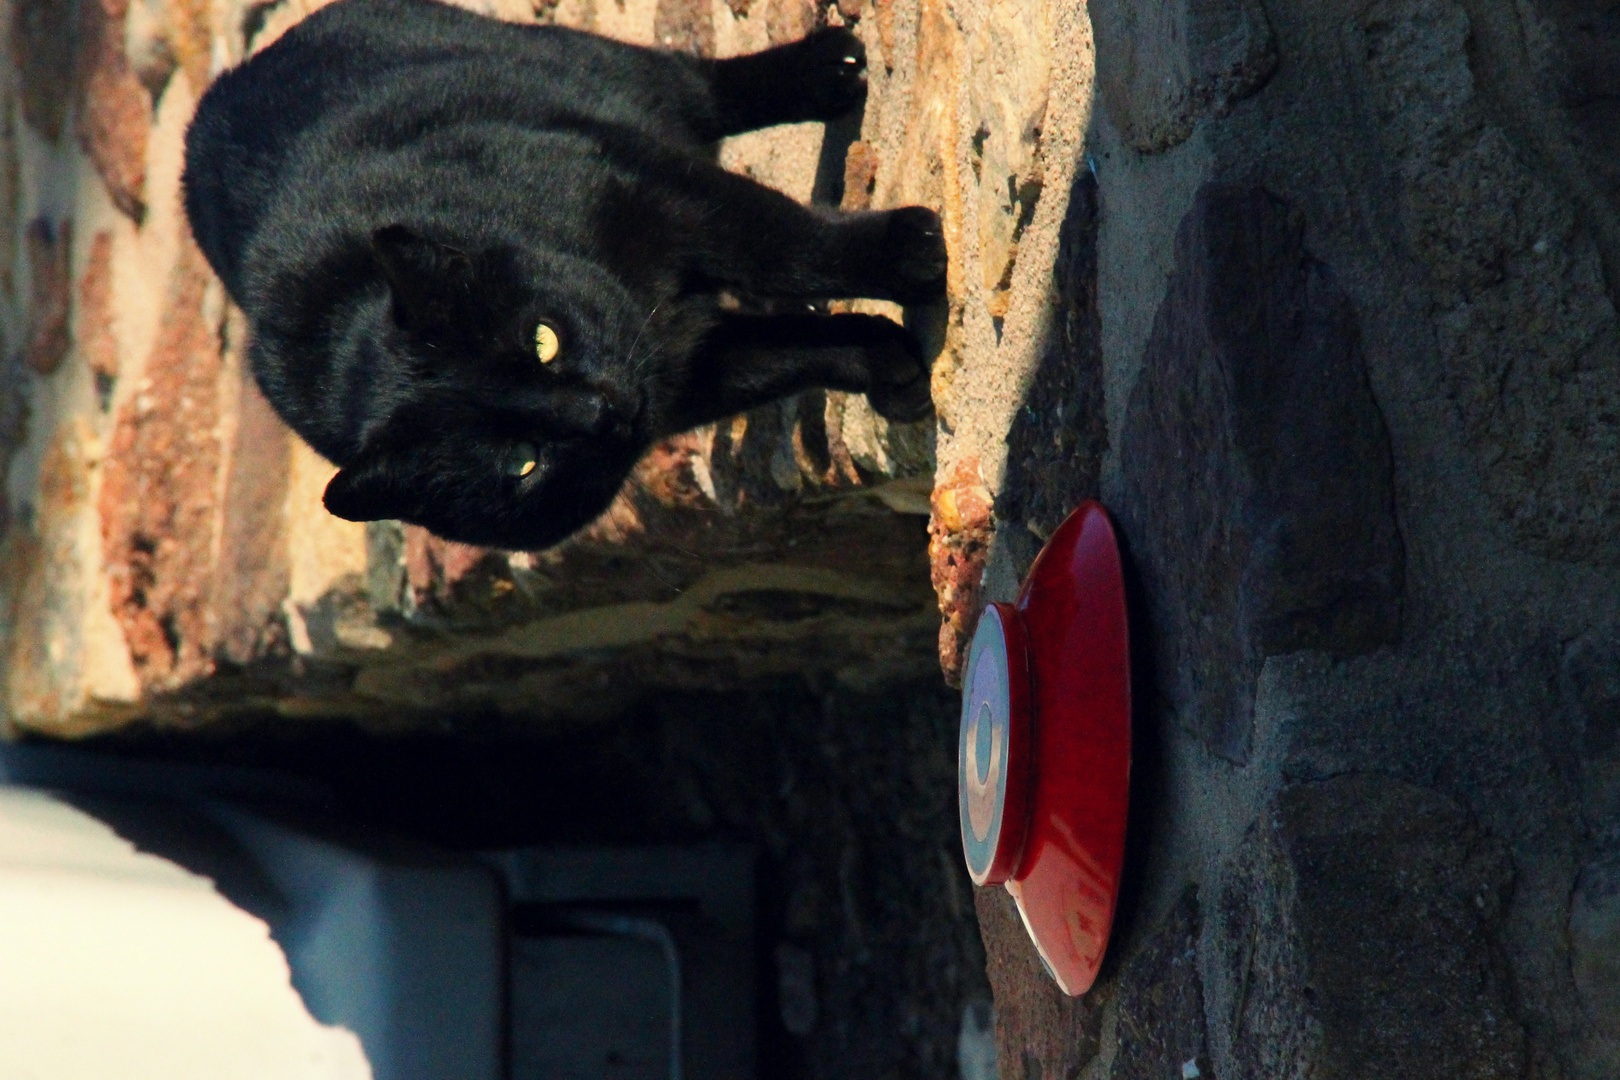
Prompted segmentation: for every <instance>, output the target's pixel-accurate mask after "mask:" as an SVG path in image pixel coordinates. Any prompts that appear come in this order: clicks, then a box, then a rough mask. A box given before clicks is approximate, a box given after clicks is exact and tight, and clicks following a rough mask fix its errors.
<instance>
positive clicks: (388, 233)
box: [371, 225, 473, 334]
mask: <svg viewBox="0 0 1620 1080" xmlns="http://www.w3.org/2000/svg"><path fill="white" fill-rule="evenodd" d="M371 249H372V251H373V252H374V253H375V254H376V257H377V264H378V265H379V266H380V267H382V272H383V277H384V278H386V279H387V281H388V289H389V291H390V292H391V293H393V297H394V321H395V322H396V323H398V324H399V325H400V326H401V327H403V328H404V329H406V330H414V331H416V332H418V333H424V334H432V333H434V332H435V331H440V330H448V329H449V328H450V327H451V324H452V322H453V320H454V317H455V311H456V308H457V305H458V304H460V303H463V302H465V300H466V299H468V298H469V297H470V295H471V294H472V291H473V263H472V259H471V258H470V257H469V256H468V255H467V253H466V252H464V251H460V250H458V249H456V248H453V247H451V246H449V245H448V244H441V243H439V242H438V241H437V240H430V239H428V238H427V237H425V236H420V235H418V234H416V233H414V232H412V231H411V230H410V229H407V228H406V227H405V226H403V225H389V226H386V227H385V228H381V229H378V230H377V231H376V232H374V233H372V234H371Z"/></svg>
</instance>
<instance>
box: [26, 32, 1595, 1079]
mask: <svg viewBox="0 0 1620 1080" xmlns="http://www.w3.org/2000/svg"><path fill="white" fill-rule="evenodd" d="M307 10H308V5H306V4H305V3H303V0H280V2H279V3H270V4H247V3H237V2H234V0H224V2H216V3H212V4H208V5H202V4H195V3H191V2H189V0H168V2H164V0H133V2H131V3H117V2H115V0H80V2H79V4H78V6H77V7H76V8H75V7H74V6H73V5H71V4H68V3H65V2H64V0H13V2H12V3H11V5H10V7H9V9H8V11H9V14H8V16H7V18H6V21H5V25H6V28H7V33H8V35H9V36H8V41H7V46H6V47H7V55H9V57H10V58H11V67H10V77H9V79H8V80H7V82H6V84H5V87H4V95H5V97H4V103H3V108H0V117H3V118H4V122H3V124H0V252H5V253H7V256H8V257H6V258H3V259H0V312H3V313H4V318H3V320H0V326H3V329H4V335H5V341H4V348H3V349H0V355H3V356H4V357H5V361H4V362H5V364H6V366H7V374H6V377H5V379H4V380H3V381H0V458H3V461H4V464H5V466H6V474H5V475H6V478H7V488H6V493H5V499H4V500H3V502H0V509H3V511H4V514H5V519H4V520H5V526H6V527H5V533H4V538H3V540H0V559H3V560H4V569H3V570H0V655H3V656H4V657H5V662H4V665H3V671H4V701H5V714H6V722H7V724H8V725H9V726H10V729H11V730H13V731H26V732H37V733H46V734H51V735H73V734H79V733H84V732H89V731H102V730H108V729H110V728H114V727H117V726H119V725H122V724H127V723H129V722H131V721H134V720H142V721H145V722H147V723H148V724H153V725H157V726H159V727H169V728H192V727H196V726H199V725H203V724H205V723H207V722H209V721H217V720H221V719H228V718H229V717H232V716H240V715H247V716H253V717H257V718H261V719H263V720H265V721H266V722H269V723H273V724H286V725H295V724H298V723H300V722H302V721H305V720H308V719H311V718H317V717H319V718H341V719H343V720H346V721H353V722H357V723H360V724H363V725H365V726H367V727H369V728H372V729H376V730H384V731H396V730H407V729H409V730H417V729H421V728H423V727H427V726H431V725H433V724H435V723H437V722H438V721H440V720H442V719H443V718H445V717H447V716H457V715H465V714H467V713H469V712H486V713H487V712H493V713H495V714H498V715H500V716H502V717H504V718H506V719H507V720H508V721H509V722H510V723H511V724H513V725H516V726H518V727H521V728H528V729H537V728H542V727H544V726H545V725H546V724H547V723H549V722H550V720H551V719H554V718H556V717H559V716H568V717H574V718H585V719H590V720H601V721H606V720H610V719H611V718H612V717H614V716H616V715H618V713H619V711H620V710H621V709H622V708H623V707H624V706H625V704H626V703H627V702H629V701H630V700H632V699H633V698H636V697H637V696H638V695H642V696H644V695H646V694H647V693H648V692H649V691H655V690H657V689H659V688H670V687H680V688H687V689H693V690H704V691H709V690H720V691H724V690H725V689H726V688H728V687H732V686H736V685H740V684H742V683H745V682H746V681H747V680H749V679H752V678H757V677H763V676H770V675H773V674H777V673H782V672H789V671H792V672H805V671H808V672H816V673H819V675H820V676H825V677H830V678H833V679H836V680H838V681H840V682H841V683H843V684H844V685H846V686H854V687H859V686H873V685H877V684H879V683H882V682H884V680H894V679H901V678H911V677H914V676H915V675H916V674H917V673H918V672H920V671H924V670H928V669H931V668H932V667H933V665H934V662H935V659H934V658H935V648H936V641H937V646H938V659H939V662H940V663H941V664H942V666H943V668H944V671H945V673H946V676H947V678H954V676H955V673H956V670H957V667H958V666H959V664H960V654H961V649H962V644H963V642H964V641H965V640H966V638H967V636H968V635H970V634H971V631H972V628H973V624H974V621H975V620H976V618H977V615H978V612H979V610H980V609H981V608H982V605H983V603H984V602H985V601H986V600H989V599H1005V598H1010V597H1011V596H1012V594H1013V593H1014V592H1015V590H1016V587H1017V583H1018V580H1019V578H1020V577H1021V575H1022V573H1023V572H1024V570H1025V569H1026V568H1027V566H1028V564H1029V562H1030V560H1031V559H1032V558H1033V557H1034V554H1035V552H1036V551H1037V550H1038V548H1039V546H1040V543H1041V539H1042V538H1043V537H1044V536H1046V535H1049V533H1050V531H1051V530H1052V529H1053V528H1055V526H1056V525H1057V523H1058V522H1059V521H1060V520H1061V519H1062V517H1063V515H1064V514H1065V513H1066V512H1067V510H1068V509H1069V508H1070V507H1072V506H1073V505H1074V504H1075V503H1077V502H1078V501H1080V500H1081V499H1084V498H1089V497H1101V498H1102V499H1103V500H1104V501H1105V502H1106V503H1107V505H1109V507H1110V508H1111V509H1112V510H1113V512H1114V513H1115V515H1116V518H1117V520H1118V522H1119V525H1120V527H1121V532H1122V534H1123V536H1124V538H1125V541H1126V543H1127V545H1128V548H1129V552H1128V554H1129V564H1130V568H1131V574H1132V588H1133V591H1134V599H1135V602H1134V604H1133V617H1134V618H1135V620H1136V631H1137V637H1138V641H1137V649H1136V653H1135V656H1136V665H1137V674H1138V687H1137V706H1138V716H1137V729H1138V730H1137V736H1136V746H1137V755H1136V762H1135V774H1134V779H1135V785H1134V800H1135V806H1134V810H1133V824H1132V830H1133V832H1132V837H1131V844H1130V858H1129V865H1128V867H1127V869H1128V876H1127V885H1128V888H1127V893H1126V896H1125V899H1124V903H1123V904H1122V907H1121V912H1120V919H1119V923H1118V926H1117V931H1116V937H1115V940H1114V943H1113V945H1112V947H1111V950H1110V955H1109V959H1108V960H1107V962H1106V965H1105V969H1104V973H1103V977H1102V979H1101V980H1100V982H1099V984H1098V986H1097V987H1096V988H1095V989H1094V990H1093V991H1092V992H1091V993H1090V994H1089V995H1087V997H1085V998H1084V999H1080V1000H1072V1001H1071V1000H1069V999H1066V998H1063V997H1061V995H1059V994H1058V993H1057V991H1056V989H1055V987H1054V986H1053V985H1052V984H1051V983H1050V981H1049V980H1048V979H1047V978H1046V976H1045V975H1044V974H1043V973H1042V971H1041V970H1040V965H1039V962H1038V960H1037V959H1036V958H1035V956H1034V954H1033V951H1032V949H1031V948H1030V947H1029V945H1028V944H1027V941H1026V939H1025V938H1024V936H1023V931H1022V928H1021V927H1020V926H1019V925H1018V923H1017V917H1016V914H1015V913H1014V912H1013V909H1012V905H1011V901H1010V899H1009V898H1008V897H1007V896H1006V895H1005V893H1003V892H1001V891H999V890H983V891H981V892H980V893H979V894H978V896H977V898H976V899H977V906H978V914H979V920H980V925H981V929H982V931H983V935H984V940H985V945H986V950H987V953H988V955H989V975H990V981H991V984H992V986H993V988H994V991H995V997H996V1006H997V1016H998V1042H999V1048H1000V1049H999V1060H1000V1070H1001V1075H1002V1076H1003V1077H1008V1078H1011V1077H1016V1076H1023V1077H1026V1078H1034V1077H1037V1076H1042V1077H1046V1078H1048V1080H1073V1078H1078V1077H1116V1078H1120V1080H1125V1078H1134V1077H1165V1076H1175V1075H1182V1076H1191V1075H1194V1072H1193V1071H1192V1070H1193V1069H1196V1070H1197V1073H1196V1074H1197V1075H1206V1076H1207V1075H1216V1076H1220V1077H1224V1078H1229V1080H1233V1078H1238V1077H1267V1078H1270V1077H1279V1076H1296V1075H1297V1076H1304V1075H1308V1074H1309V1075H1318V1076H1345V1077H1351V1076H1357V1077H1359V1076H1372V1075H1394V1076H1403V1077H1420V1076H1421V1077H1427V1076H1434V1077H1442V1076H1444V1077H1453V1076H1459V1075H1461V1076H1470V1077H1479V1078H1495V1077H1509V1076H1536V1077H1542V1078H1546V1077H1565V1078H1568V1080H1577V1078H1594V1080H1595V1078H1598V1077H1606V1076H1612V1075H1613V1074H1614V1073H1615V1071H1616V1070H1617V1069H1620V994H1617V993H1616V992H1615V989H1614V988H1615V987H1616V986H1617V985H1620V645H1617V642H1620V480H1617V475H1616V474H1617V465H1620V321H1617V317H1616V298H1617V296H1620V284H1617V283H1620V166H1617V164H1616V163H1617V162H1620V12H1617V11H1616V10H1613V9H1612V5H1610V6H1608V7H1605V6H1603V5H1601V4H1577V3H1573V2H1566V0H1267V2H1265V3H1262V2H1260V0H1197V2H1193V0H1093V2H1092V3H1091V4H1090V6H1089V7H1087V6H1083V5H1080V4H1076V3H1068V2H1063V0H861V2H855V0H840V2H838V3H836V4H832V5H820V6H816V5H812V4H810V3H808V2H804V0H800V2H795V0H752V2H750V0H728V2H727V3H724V4H722V3H719V2H718V0H715V2H711V3H698V2H696V0H662V2H656V3H655V2H653V0H623V2H620V0H613V2H611V3H609V2H607V0H556V2H546V3H540V4H536V5H535V6H534V7H532V8H531V7H529V6H527V5H523V4H520V3H515V2H514V3H509V4H506V5H504V6H496V7H493V8H492V10H496V11H497V12H498V13H499V14H501V15H503V16H505V17H509V18H515V19H542V20H556V21H559V22H563V23H567V24H570V25H575V26H584V27H589V28H594V29H596V30H599V31H601V32H604V33H610V34H614V35H617V36H620V37H624V38H627V39H630V40H635V41H641V42H646V43H654V42H657V43H662V44H667V45H670V46H674V47H680V48H686V49H691V50H695V51H699V52H710V53H714V54H718V55H724V54H729V53H734V52H739V51H745V50H749V49H754V48H758V47H763V46H764V45H766V44H769V43H770V42H773V41H783V40H790V39H792V38H795V37H797V36H799V35H800V34H802V33H803V32H804V31H805V30H806V29H807V28H809V27H810V26H812V25H815V24H817V23H821V22H841V23H853V24H854V25H855V26H856V27H857V30H858V32H859V33H860V34H861V36H862V38H863V40H865V42H866V44H867V47H868V50H869V56H870V58H871V83H872V93H871V97H870V100H869V102H868V105H867V109H866V112H865V116H864V119H863V121H862V123H861V126H860V128H859V130H858V131H857V130H855V129H854V128H853V126H849V127H841V126H840V125H832V127H831V129H828V130H825V131H824V130H823V129H822V127H821V126H819V125H806V126H803V127H799V128H793V129H785V130H782V131H778V132H773V133H768V134H760V135H754V136H748V137H746V138H743V139H738V140H734V141H733V142H731V143H729V144H728V145H727V146H726V147H725V148H724V150H723V156H724V159H725V160H726V161H727V162H728V164H730V165H731V166H732V167H734V168H738V169H741V170H744V171H748V172H751V173H753V174H754V175H756V176H758V177H760V178H762V179H765V180H767V181H768V182H772V183H775V184H777V185H779V186H781V187H783V188H784V190H788V191H790V192H792V193H793V194H795V195H796V196H798V197H800V198H804V199H811V198H814V199H817V200H819V201H822V202H833V201H840V202H842V204H843V205H844V206H847V207H865V206H874V207H883V206H892V205H898V204H901V203H907V202H922V203H926V204H928V205H931V206H934V207H936V208H937V209H939V210H940V211H941V213H942V215H943V217H944V220H945V224H946V228H947V234H948V235H947V239H948V243H949V247H950V252H951V259H952V263H951V277H950V303H949V305H948V309H947V310H946V311H945V312H944V317H943V324H942V325H940V324H939V323H938V322H936V323H933V324H930V325H926V326H924V327H922V329H923V330H924V331H925V332H926V333H929V334H931V335H932V336H933V337H934V338H935V340H936V342H937V343H938V344H939V347H940V355H939V359H938V361H937V362H936V365H935V374H934V394H935V400H936V405H937V410H938V417H937V422H936V423H935V424H931V425H920V426H917V427H914V428H907V429H891V428H889V427H888V426H886V425H885V424H884V423H883V422H882V421H881V420H878V419H876V418H875V417H874V416H873V415H872V414H871V412H870V410H868V409H867V408H866V407H865V405H864V402H863V401H862V400H861V399H859V398H850V397H846V396H843V395H838V394H831V393H828V394H811V395H805V396H804V397H801V398H800V399H798V400H795V401H791V402H787V403H784V404H782V405H780V406H772V407H770V408H768V409H762V410H758V411H756V412H755V413H752V414H750V415H748V416H747V417H745V418H741V419H739V420H737V421H735V422H732V423H727V424H721V425H717V426H716V427H714V428H712V429H706V430H703V431H699V432H696V433H693V434H692V435H689V436H685V437H682V438H680V439H676V440H672V441H671V442H670V443H669V444H667V445H665V446H662V447H660V448H658V449H657V450H656V451H655V452H654V454H653V455H652V456H650V457H649V459H648V460H647V461H646V462H645V463H644V464H643V466H642V468H641V469H639V470H638V473H637V475H636V478H635V479H634V481H633V482H632V484H631V485H630V486H629V487H628V488H627V489H626V492H625V493H624V495H623V497H622V498H621V499H620V501H619V503H618V504H617V505H616V506H615V507H614V509H613V510H612V511H611V512H610V513H609V515H608V516H607V517H605V518H604V519H603V520H602V521H601V522H599V523H598V524H597V525H596V526H595V527H594V528H593V529H592V530H590V531H589V532H588V533H587V534H586V535H584V536H582V537H580V538H578V539H577V540H575V541H573V542H570V543H569V544H567V545H565V546H564V547H562V548H560V549H558V550H556V551H552V552H546V553H539V554H532V555H517V556H508V555H505V554H500V553H491V552H484V551H479V550H476V549H469V548H462V547H458V546H454V545H445V544H441V543H439V542H437V541H435V540H433V539H432V538H430V537H428V536H426V535H424V534H422V533H420V532H419V531H417V530H413V529H400V528H399V527H397V526H394V525H390V524H379V525H374V526H371V527H360V526H351V525H349V524H348V523H344V522H339V521H336V520H334V519H331V518H329V517H327V516H325V515H324V513H323V512H322V511H321V509H320V506H319V493H320V491H321V489H322V487H323V486H324V483H325V480H326V478H327V477H328V476H329V475H330V471H331V470H330V466H328V465H326V464H325V463H323V462H322V461H320V460H319V459H318V458H316V457H315V456H314V455H313V454H312V453H310V452H309V451H308V450H307V449H306V448H304V447H303V446H302V445H301V444H299V443H298V442H297V441H296V440H294V439H292V438H291V437H290V436H288V435H287V433H286V432H285V431H284V430H283V429H282V428H281V427H280V426H279V424H278V423H277V421H276V420H275V418H274V417H273V415H272V414H271V413H270V412H269V410H268V408H267V407H266V406H265V404H264V403H263V401H262V400H261V399H260V398H259V397H258V396H257V394H256V392H255V391H254V390H253V388H252V386H251V384H250V382H249V381H248V380H246V379H245V378H244V377H243V373H242V366H241V348H242V336H243V330H244V328H243V326H242V325H241V319H240V316H239V315H238V314H236V313H235V312H233V311H232V310H231V309H230V307H229V305H228V304H226V303H225V302H224V298H223V296H222V294H221V291H220V288H219V286H218V284H217V282H214V281H213V280H212V279H211V278H210V277H209V275H208V273H207V271H206V269H205V268H204V267H203V266H202V264H201V262H200V260H199V258H198V256H197V254H196V252H195V249H194V248H193V247H192V246H191V244H190V242H189V240H188V239H187V238H186V236H185V232H184V228H183V225H182V223H181V222H180V220H179V217H178V215H177V208H176V203H175V182H176V176H177V173H178V167H179V146H180V137H181V133H182V132H183V129H184V125H185V123H186V120H187V118H188V117H189V115H190V111H191V109H192V107H193V103H194V101H195V99H196V96H197V93H198V92H199V89H200V88H201V87H203V86H204V85H206V82H207V80H208V78H209V77H210V75H211V74H212V73H213V72H215V71H217V70H219V69H221V68H223V67H224V66H226V65H228V64H230V63H233V62H235V61H236V60H237V59H239V58H240V57H241V56H242V55H244V54H245V53H246V52H247V51H249V50H251V49H253V48H257V47H262V45H263V44H264V43H265V42H267V41H268V40H271V39H272V38H273V37H274V35H275V34H277V33H279V32H281V31H282V30H284V29H285V28H286V27H287V26H288V25H291V23H292V22H293V21H295V20H296V19H297V18H299V17H301V16H302V15H303V14H305V13H306V12H307ZM846 144H847V152H846ZM862 306H863V307H865V306H866V305H862ZM872 310H885V309H882V308H881V307H875V308H872ZM886 310H888V311H889V313H890V314H898V313H897V312H894V311H893V310H892V309H886ZM930 473H931V474H932V483H930ZM923 514H930V515H931V516H930V517H929V518H928V528H927V531H926V533H925V531H924V527H923V522H924V518H923V516H922V515H923ZM925 548H926V554H925ZM930 577H931V579H932V584H933V590H932V591H930V589H929V580H930ZM936 602H937V605H938V608H937V612H936ZM941 613H942V614H943V619H941V618H940V617H939V616H940V614H941ZM936 630H937V632H938V637H937V639H936ZM892 685H898V683H895V684H892ZM873 827H877V826H876V825H875V824H874V826H873ZM1189 1064H1190V1066H1191V1068H1189Z"/></svg>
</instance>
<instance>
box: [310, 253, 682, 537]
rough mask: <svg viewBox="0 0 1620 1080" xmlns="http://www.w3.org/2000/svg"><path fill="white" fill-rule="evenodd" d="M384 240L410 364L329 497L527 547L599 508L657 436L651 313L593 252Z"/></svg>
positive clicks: (397, 348)
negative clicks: (650, 424) (650, 369)
mask: <svg viewBox="0 0 1620 1080" xmlns="http://www.w3.org/2000/svg"><path fill="white" fill-rule="evenodd" d="M372 239H373V247H374V250H375V255H376V262H377V265H378V266H379V268H380V269H381V272H382V276H383V278H384V279H385V280H386V282H387V285H388V289H389V293H390V315H389V326H388V328H387V330H386V332H385V333H384V338H385V339H386V340H385V341H383V342H382V345H383V347H384V348H385V349H386V350H387V351H388V352H389V353H390V355H391V356H393V357H394V358H395V360H396V361H397V362H398V363H399V364H400V365H401V366H402V367H403V369H404V370H405V371H406V372H407V373H408V375H407V377H406V379H405V381H404V385H403V387H402V388H401V389H400V390H399V391H398V392H397V395H398V402H397V404H396V405H395V406H394V407H393V408H392V409H391V410H390V411H389V413H388V415H387V418H386V419H385V420H384V421H383V422H381V423H380V424H379V425H378V426H377V427H376V429H375V430H373V431H370V432H368V433H367V434H366V437H365V439H364V442H363V445H362V446H361V449H360V451H359V453H358V454H357V455H355V456H354V457H353V458H352V459H351V460H349V461H345V462H343V463H342V468H341V469H340V470H339V471H338V473H337V475H336V476H335V477H333V478H332V481H331V483H330V484H328V485H327V488H326V496H325V503H326V508H327V509H328V510H329V511H331V512H332V513H333V514H335V515H336V516H338V517H341V518H347V519H348V520H350V521H375V520H379V519H384V518H397V519H400V520H403V521H408V522H411V523H413V524H418V525H422V526H424V527H426V528H427V529H429V530H430V531H432V532H434V533H436V534H437V535H439V536H442V537H444V538H446V539H449V540H459V541H462V542H464V543H470V544H481V545H486V546H490V547H504V548H512V549H535V548H541V547H545V546H547V545H550V544H554V543H556V542H558V541H559V540H562V539H564V538H565V537H567V536H568V535H570V534H571V533H573V532H575V531H576V530H578V529H579V528H580V527H582V526H584V525H586V524H588V523H589V522H591V521H592V520H594V519H595V518H596V517H597V516H598V515H600V514H601V513H602V511H604V510H605V509H606V508H607V507H608V505H609V504H610V503H611V502H612V500H613V498H614V496H615V495H616V494H617V493H618V491H619V488H620V487H621V486H622V484H623V482H624V478H625V476H626V475H627V474H628V473H629V471H630V468H631V467H632V466H633V465H634V464H635V462H636V459H637V458H638V457H639V456H640V454H641V453H642V451H643V450H644V449H645V448H646V446H647V445H648V443H649V442H650V437H649V435H648V433H647V432H646V431H644V430H643V427H644V422H643V417H644V415H645V413H646V402H645V400H644V396H643V395H644V393H645V391H644V390H643V389H642V386H641V385H640V383H642V382H643V380H638V379H637V378H636V372H635V366H636V364H637V363H638V358H637V357H636V356H635V355H634V353H635V351H636V347H637V345H638V341H637V331H638V325H645V315H646V313H645V312H638V311H637V310H636V308H637V305H636V304H635V303H634V301H633V300H632V299H631V297H630V296H629V294H628V293H627V292H626V291H625V290H624V288H623V287H622V286H620V285H618V284H617V283H616V282H614V281H613V280H612V279H611V278H608V277H607V276H606V275H605V274H603V273H602V272H601V271H599V270H597V269H596V268H594V267H593V266H592V265H591V264H589V263H583V262H580V261H575V260H565V264H566V269H565V270H564V271H563V272H560V273H559V272H558V265H557V263H556V262H555V261H553V263H552V264H551V265H550V266H547V265H546V264H545V263H544V261H537V260H536V259H535V257H533V256H532V255H529V254H527V253H525V252H523V251H521V250H518V249H516V248H511V247H497V248H489V249H485V250H481V251H471V252H469V251H464V250H461V249H459V248H457V247H455V246H452V245H448V244H444V243H440V242H437V241H435V240H431V239H428V238H425V237H423V236H420V235H418V234H416V233H414V232H412V231H410V230H408V229H406V228H404V227H402V226H397V225H395V226H389V227H388V228H385V229H381V230H379V231H378V232H377V233H376V234H375V236H374V237H373V238H372ZM643 359H644V358H643Z"/></svg>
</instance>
